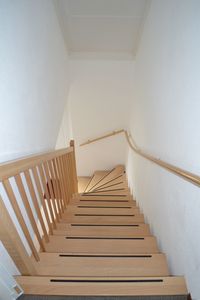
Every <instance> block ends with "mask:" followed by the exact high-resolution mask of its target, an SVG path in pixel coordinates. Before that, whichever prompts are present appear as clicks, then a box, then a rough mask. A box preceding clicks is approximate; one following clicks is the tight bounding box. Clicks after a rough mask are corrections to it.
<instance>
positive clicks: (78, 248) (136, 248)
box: [45, 235, 159, 254]
mask: <svg viewBox="0 0 200 300" xmlns="http://www.w3.org/2000/svg"><path fill="white" fill-rule="evenodd" d="M66 237H67V236H66ZM66 237H65V236H56V235H54V236H50V242H49V243H46V244H45V249H46V251H47V252H58V253H63V252H66V253H69V252H70V253H77V252H82V253H86V252H87V253H95V252H97V253H118V254H124V253H129V254H134V253H141V254H142V253H158V252H159V250H158V247H157V243H156V239H155V237H152V236H145V237H141V238H140V239H139V237H136V238H138V239H128V240H126V239H125V240H121V239H98V238H97V239H67V238H66Z"/></svg>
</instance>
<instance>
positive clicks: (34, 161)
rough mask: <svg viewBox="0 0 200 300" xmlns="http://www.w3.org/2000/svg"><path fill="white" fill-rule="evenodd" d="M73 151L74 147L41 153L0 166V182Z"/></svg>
mask: <svg viewBox="0 0 200 300" xmlns="http://www.w3.org/2000/svg"><path fill="white" fill-rule="evenodd" d="M72 151H73V148H72V147H68V148H65V149H60V150H55V151H51V152H45V153H40V154H37V155H30V156H27V157H23V158H21V159H16V160H12V161H8V162H6V163H2V164H0V181H2V180H4V179H8V178H9V177H12V176H15V175H16V174H18V173H20V172H23V171H25V170H26V169H28V168H32V167H34V166H36V165H38V164H41V163H43V162H45V161H48V160H51V159H53V158H56V157H59V156H62V155H65V154H67V153H70V152H72Z"/></svg>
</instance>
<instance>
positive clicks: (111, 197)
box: [74, 194, 133, 202]
mask: <svg viewBox="0 0 200 300" xmlns="http://www.w3.org/2000/svg"><path fill="white" fill-rule="evenodd" d="M76 200H79V201H83V200H87V201H93V200H98V201H100V200H102V201H115V202H118V201H119V202H125V201H127V200H128V201H129V200H130V201H131V200H132V201H133V197H132V196H131V195H109V194H106V195H102V194H101V195H99V194H96V195H94V194H87V195H85V194H82V195H81V196H80V197H79V198H76V199H74V201H76Z"/></svg>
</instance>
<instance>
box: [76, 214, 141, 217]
mask: <svg viewBox="0 0 200 300" xmlns="http://www.w3.org/2000/svg"><path fill="white" fill-rule="evenodd" d="M74 216H77V217H78V216H79V217H135V215H106V214H74Z"/></svg>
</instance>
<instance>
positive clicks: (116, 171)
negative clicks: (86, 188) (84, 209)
mask: <svg viewBox="0 0 200 300" xmlns="http://www.w3.org/2000/svg"><path fill="white" fill-rule="evenodd" d="M122 174H124V166H122V165H119V166H116V167H115V168H114V169H113V170H111V172H109V173H108V174H107V176H105V177H104V178H102V180H100V181H99V182H98V183H96V184H95V185H93V188H92V189H94V188H95V189H96V188H98V187H99V186H102V185H103V184H104V183H107V182H109V181H110V180H112V179H115V178H116V177H118V176H119V175H122Z"/></svg>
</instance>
